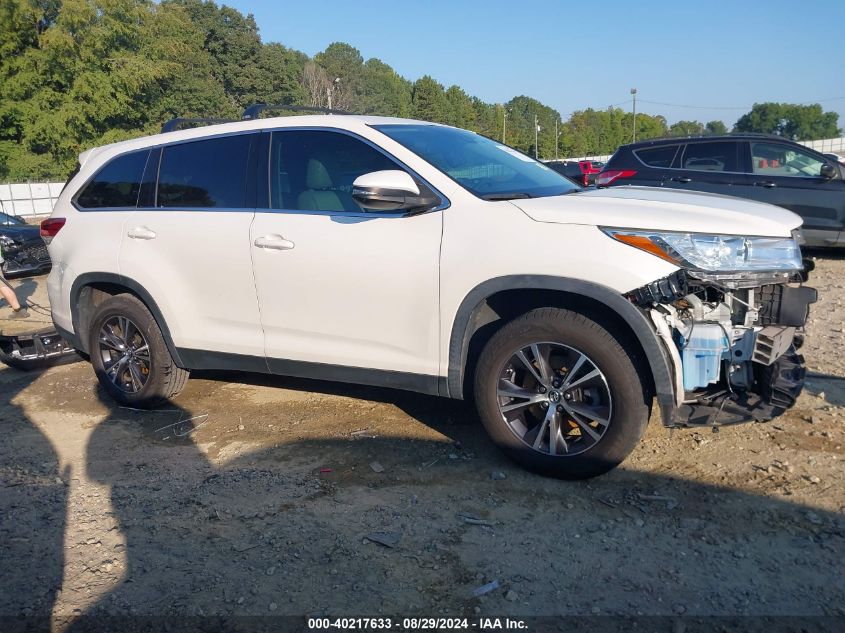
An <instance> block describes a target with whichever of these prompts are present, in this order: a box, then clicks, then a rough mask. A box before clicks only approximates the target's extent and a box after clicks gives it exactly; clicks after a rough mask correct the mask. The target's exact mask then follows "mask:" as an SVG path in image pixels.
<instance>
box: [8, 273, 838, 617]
mask: <svg viewBox="0 0 845 633" xmlns="http://www.w3.org/2000/svg"><path fill="white" fill-rule="evenodd" d="M23 284H24V286H23V289H22V294H26V295H27V296H31V297H33V298H34V299H35V300H36V301H39V302H41V303H46V299H45V298H44V291H43V285H44V284H43V279H38V280H30V281H25V282H23ZM812 285H814V286H816V287H817V288H819V290H820V293H821V299H820V301H819V303H818V304H816V305H815V306H814V307H813V311H812V321H811V323H810V325H809V328H808V330H809V331H808V336H807V344H806V346H805V348H804V351H805V355H806V357H807V361H808V364H809V367H810V369H811V370H812V372H811V375H810V379H809V381H808V385H807V389H806V390H805V393H804V395H803V396H802V397H801V400H800V401H799V404H798V406H797V407H796V408H795V409H794V410H792V411H791V412H789V414H788V415H786V416H784V417H782V418H780V419H778V420H775V421H773V422H770V423H765V424H749V425H742V426H737V427H729V428H723V429H722V430H721V432H719V433H711V432H710V431H709V430H703V431H701V430H700V431H695V430H684V431H675V432H674V434H672V435H670V433H669V432H668V431H667V430H665V429H663V428H661V426H660V425H659V423H658V421H657V419H656V418H655V419H653V420H652V424H651V425H650V428H649V430H648V433H647V435H646V437H645V439H644V440H643V441H642V442H641V444H640V445H639V447H638V448H637V450H636V451H635V453H634V454H633V455H632V456H631V458H630V459H629V460H628V461H627V462H626V463H625V464H624V466H623V467H622V468H619V469H618V470H616V471H615V472H613V473H611V474H609V475H606V476H604V477H602V478H599V479H595V480H592V481H589V482H581V483H566V482H560V481H554V480H550V479H543V478H540V477H537V476H534V475H530V474H528V473H525V472H523V471H521V470H520V469H519V468H517V467H515V466H513V465H512V464H510V463H509V462H508V461H506V460H505V459H504V458H503V457H501V456H500V455H499V453H498V452H497V451H496V450H495V449H494V448H493V447H492V446H491V444H490V442H489V441H488V440H487V438H486V436H485V434H484V432H483V430H482V429H481V427H480V424H479V423H478V422H477V420H476V418H475V416H474V414H473V413H472V411H471V410H470V409H469V408H468V407H467V406H466V405H464V404H462V403H456V402H450V401H446V400H439V399H437V398H431V397H426V396H420V395H414V394H407V393H402V392H394V391H388V390H381V389H369V388H359V387H348V386H343V385H336V384H331V383H323V382H313V381H305V380H291V379H278V378H268V377H264V376H255V375H246V374H238V375H232V374H225V375H224V374H221V375H210V374H204V375H201V376H199V377H198V378H197V379H194V380H191V381H190V383H189V386H188V388H187V390H186V391H185V392H184V393H183V394H182V395H181V396H180V397H179V398H178V399H177V400H176V401H175V402H174V403H173V405H172V406H170V407H169V408H167V409H166V410H163V411H158V412H153V413H149V412H148V413H143V412H136V411H131V410H127V409H122V408H119V407H115V406H114V405H113V404H112V403H111V402H109V401H108V400H107V398H105V397H103V395H102V394H101V393H100V392H99V390H98V389H97V387H96V382H95V380H94V376H93V372H92V371H91V368H90V366H88V365H87V364H85V363H77V364H73V365H67V366H63V367H56V368H52V369H50V370H47V371H44V372H42V373H22V372H19V371H16V370H12V369H7V368H3V369H2V370H0V389H2V394H3V398H2V403H0V429H1V430H2V433H0V614H5V615H17V614H24V615H36V614H41V615H49V614H50V613H53V614H56V615H66V616H73V615H75V614H80V613H108V614H155V615H161V614H180V615H181V614H200V615H210V614H218V615H228V614H252V615H272V614H296V615H302V614H332V615H384V614H415V615H427V616H434V615H439V614H451V615H461V614H463V615H476V614H481V615H487V614H493V615H502V614H518V615H529V614H547V615H552V614H554V615H560V614H572V615H574V614H624V615H636V614H648V615H672V614H675V615H678V614H687V615H742V614H755V615H759V614H771V615H785V614H790V615H823V614H827V615H845V580H843V574H842V560H843V554H845V547H843V544H845V540H843V537H845V531H843V530H845V521H843V511H844V510H845V487H843V478H845V469H843V464H842V455H843V443H845V435H843V421H845V353H843V342H845V334H843V325H844V324H845V259H842V258H841V257H830V256H825V257H819V259H818V268H817V271H816V273H815V274H814V276H813V278H812ZM7 315H8V308H7V307H5V304H3V307H0V319H3V320H2V321H0V327H1V328H3V329H4V330H6V331H8V328H10V327H12V326H11V324H9V322H8V321H6V320H5V316H7ZM35 320H37V319H36V318H34V319H33V322H32V323H28V324H26V327H30V326H35V325H37V324H36V323H35V322H34V321H35ZM186 420H187V421H186ZM368 536H369V537H371V538H368ZM378 540H382V541H388V542H390V543H391V544H392V545H393V546H392V547H388V546H385V545H382V544H379V543H377V542H375V541H378ZM492 581H497V583H498V588H496V589H495V590H493V591H490V592H489V593H487V594H485V595H483V596H480V597H473V596H472V592H473V590H474V589H476V588H478V587H480V586H482V585H484V584H486V583H490V582H492Z"/></svg>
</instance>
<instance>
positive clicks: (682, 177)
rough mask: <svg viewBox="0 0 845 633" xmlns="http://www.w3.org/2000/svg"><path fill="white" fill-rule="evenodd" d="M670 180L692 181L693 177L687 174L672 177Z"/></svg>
mask: <svg viewBox="0 0 845 633" xmlns="http://www.w3.org/2000/svg"><path fill="white" fill-rule="evenodd" d="M669 180H674V181H675V182H683V183H687V182H692V178H687V177H686V176H676V177H675V178H670V179H669Z"/></svg>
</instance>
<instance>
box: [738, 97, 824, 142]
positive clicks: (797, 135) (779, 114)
mask: <svg viewBox="0 0 845 633" xmlns="http://www.w3.org/2000/svg"><path fill="white" fill-rule="evenodd" d="M734 131H736V132H760V133H763V134H779V135H781V136H785V137H787V138H790V139H793V140H802V141H812V140H816V139H820V138H831V137H834V136H838V135H839V134H840V133H841V130H840V129H839V115H838V114H837V113H836V112H825V111H824V110H822V107H821V105H819V104H818V103H816V104H813V105H799V104H793V103H755V104H754V106H753V107H752V108H751V112H749V113H747V114H744V115H743V116H741V117H740V119H739V120H738V121H737V122H736V125H734Z"/></svg>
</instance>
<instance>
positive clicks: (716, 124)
mask: <svg viewBox="0 0 845 633" xmlns="http://www.w3.org/2000/svg"><path fill="white" fill-rule="evenodd" d="M704 133H705V134H710V135H712V136H718V135H721V134H727V133H728V126H727V125H725V124H724V123H723V122H722V121H708V122H707V124H706V125H705V126H704Z"/></svg>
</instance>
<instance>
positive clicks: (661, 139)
mask: <svg viewBox="0 0 845 633" xmlns="http://www.w3.org/2000/svg"><path fill="white" fill-rule="evenodd" d="M736 136H753V137H755V138H770V139H773V140H778V141H792V139H791V138H789V137H788V136H782V135H781V134H766V133H764V132H727V133H725V134H687V135H684V136H655V137H654V138H644V139H640V140H639V141H636V142H634V143H626V145H639V144H640V143H651V142H656V143H657V142H661V143H662V142H672V141H674V142H678V141H688V140H710V141H712V140H719V139H724V138H731V137H736ZM792 142H793V143H794V142H796V141H792Z"/></svg>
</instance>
